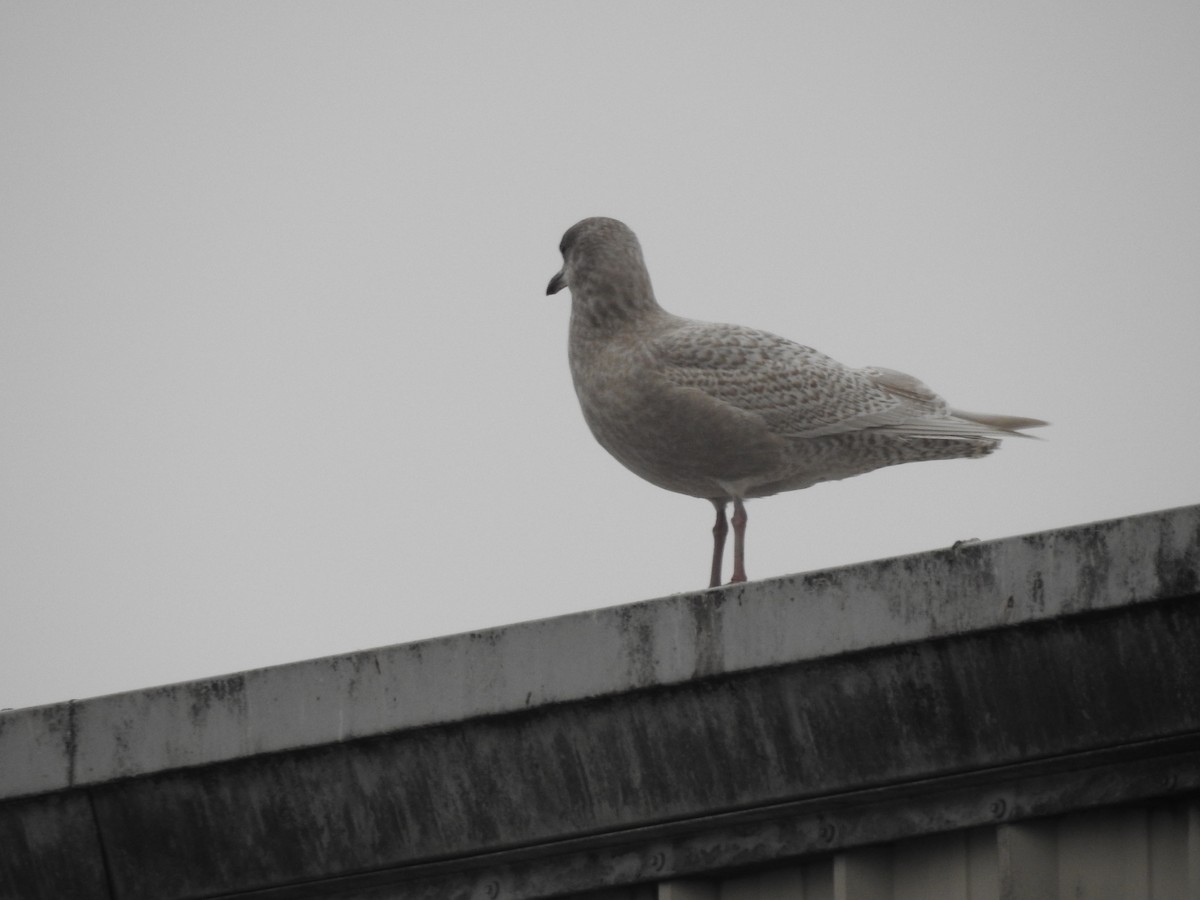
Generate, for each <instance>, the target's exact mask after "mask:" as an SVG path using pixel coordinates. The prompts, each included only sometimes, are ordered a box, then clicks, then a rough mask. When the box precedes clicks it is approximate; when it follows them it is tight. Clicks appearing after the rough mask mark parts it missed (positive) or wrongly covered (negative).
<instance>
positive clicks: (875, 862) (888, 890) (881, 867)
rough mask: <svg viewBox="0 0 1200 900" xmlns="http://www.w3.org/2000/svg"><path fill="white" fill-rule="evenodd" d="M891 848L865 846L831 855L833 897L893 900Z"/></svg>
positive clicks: (856, 899)
mask: <svg viewBox="0 0 1200 900" xmlns="http://www.w3.org/2000/svg"><path fill="white" fill-rule="evenodd" d="M892 884H893V882H892V848H891V847H890V846H888V847H867V848H865V849H863V850H851V851H849V852H847V853H839V854H838V855H837V856H835V857H834V859H833V897H834V900H893V897H892Z"/></svg>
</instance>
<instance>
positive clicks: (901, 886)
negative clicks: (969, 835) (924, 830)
mask: <svg viewBox="0 0 1200 900" xmlns="http://www.w3.org/2000/svg"><path fill="white" fill-rule="evenodd" d="M892 895H893V897H894V900H928V898H930V897H937V898H938V900H968V897H967V843H966V837H965V836H964V835H963V834H962V833H961V832H958V833H950V834H939V835H934V836H933V837H928V838H918V839H916V840H909V841H902V842H900V843H899V844H896V845H895V850H894V853H893V856H892Z"/></svg>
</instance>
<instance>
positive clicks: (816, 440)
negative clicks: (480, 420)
mask: <svg viewBox="0 0 1200 900" xmlns="http://www.w3.org/2000/svg"><path fill="white" fill-rule="evenodd" d="M558 249H559V252H560V253H561V254H562V258H563V265H562V269H561V270H560V271H559V272H558V273H557V274H556V275H555V276H554V277H553V278H551V279H550V284H549V285H548V286H547V288H546V293H547V294H548V295H549V294H556V293H558V292H559V291H561V290H562V289H563V288H564V287H566V288H569V289H570V292H571V324H570V336H569V342H568V356H569V360H570V367H571V377H572V379H573V381H574V383H575V393H576V394H577V395H578V397H579V405H580V408H581V409H582V411H583V418H584V420H585V421H586V422H587V424H588V427H589V428H590V429H591V431H592V435H593V436H594V437H595V438H596V440H597V441H598V442H599V443H600V445H601V446H602V447H603V448H604V449H605V450H607V451H608V452H609V453H611V454H612V455H613V456H614V457H616V459H617V460H618V461H619V462H620V463H622V464H623V465H624V466H625V467H626V468H628V469H629V470H630V471H632V472H633V473H634V474H636V475H640V476H641V477H642V478H644V479H646V480H647V481H649V482H650V483H651V484H655V485H658V486H659V487H661V488H665V489H666V490H668V491H675V492H677V493H680V494H687V495H688V496H690V497H699V498H701V499H705V500H709V501H711V502H712V504H713V506H714V507H715V508H716V512H717V518H716V524H715V525H714V526H713V529H712V533H713V555H712V568H711V572H710V578H709V587H718V586H719V585H720V584H721V562H722V557H723V555H724V550H725V538H726V535H727V534H728V531H729V521H727V520H726V518H725V511H726V508H727V506H728V504H729V503H730V502H732V503H733V516H732V518H731V520H730V521H731V522H732V524H733V536H734V545H733V578H732V581H731V583H734V582H742V581H745V580H746V566H745V543H746V521H747V516H746V506H745V504H746V501H747V500H750V499H752V498H755V497H767V496H770V495H772V494H777V493H780V492H781V491H795V490H800V489H801V488H806V487H810V486H811V485H814V484H817V483H819V482H822V481H836V480H838V479H842V478H849V477H850V476H852V475H860V474H862V473H864V472H870V471H872V470H873V469H879V468H882V467H884V466H894V465H898V464H900V463H908V462H921V461H924V460H934V459H955V458H974V457H979V456H986V455H987V454H989V453H991V452H992V451H993V450H995V449H996V447H997V446H999V443H1000V438H1002V437H1008V436H1012V435H1018V436H1020V437H1028V436H1029V435H1022V434H1020V431H1021V429H1025V428H1034V427H1037V426H1040V425H1045V424H1046V423H1045V422H1043V421H1041V420H1040V419H1026V418H1020V417H1017V416H998V415H985V414H982V413H971V412H964V411H962V410H958V409H952V408H951V407H950V405H949V404H948V403H947V402H946V401H945V400H943V399H942V398H941V397H939V396H938V395H937V394H935V393H934V392H933V391H932V390H930V389H929V388H928V387H926V386H925V385H924V384H922V383H921V382H920V381H918V380H917V379H916V378H914V377H912V376H911V375H905V374H904V373H903V372H896V371H893V370H892V369H884V368H880V367H877V366H870V367H866V368H861V369H854V368H851V367H849V366H845V365H843V364H841V363H839V362H837V361H836V360H834V359H831V358H830V357H828V356H826V355H824V354H823V353H820V352H818V351H816V350H814V349H812V348H811V347H805V346H803V345H801V344H797V343H793V342H792V341H789V340H787V339H785V338H782V337H778V336H777V335H774V334H770V333H769V332H766V331H758V330H756V329H753V328H746V327H743V326H741V325H720V324H714V323H711V322H700V321H696V320H694V319H685V318H682V317H680V316H676V315H673V314H671V313H669V312H667V311H666V310H664V309H663V308H662V307H661V306H659V305H658V301H657V300H656V299H655V297H654V289H653V288H652V287H651V285H650V274H649V272H648V271H647V270H646V263H645V260H644V259H643V257H642V248H641V245H640V244H639V243H638V239H637V237H636V236H635V235H634V233H633V232H632V231H631V230H630V229H629V227H628V226H626V225H625V224H624V223H622V222H619V221H617V220H616V219H608V218H589V219H584V220H583V221H581V222H578V223H576V224H575V225H573V226H571V228H569V229H568V230H567V232H566V234H564V235H563V239H562V242H561V243H560V244H559V248H558Z"/></svg>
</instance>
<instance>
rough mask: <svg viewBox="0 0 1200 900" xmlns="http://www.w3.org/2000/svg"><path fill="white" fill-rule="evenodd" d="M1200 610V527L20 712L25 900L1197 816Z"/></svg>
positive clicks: (918, 559) (502, 892) (372, 880)
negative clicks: (1049, 822)
mask: <svg viewBox="0 0 1200 900" xmlns="http://www.w3.org/2000/svg"><path fill="white" fill-rule="evenodd" d="M1198 593H1200V507H1186V508H1181V509H1176V510H1169V511H1165V512H1161V513H1153V514H1148V515H1142V516H1136V517H1130V518H1126V519H1120V520H1114V521H1110V522H1101V523H1096V524H1091V525H1084V526H1078V527H1073V528H1067V529H1062V530H1058V531H1052V532H1045V533H1040V534H1033V535H1026V536H1022V537H1015V538H1008V539H1003V540H998V541H988V542H981V543H970V544H965V545H962V546H960V547H957V548H954V549H946V550H939V551H934V552H930V553H923V554H916V555H913V556H907V557H900V558H896V559H887V560H879V561H876V562H871V563H864V564H861V565H855V566H848V567H844V568H839V569H831V570H825V571H819V572H811V573H806V574H802V575H796V576H790V577H786V578H779V579H773V580H769V581H763V582H753V583H750V584H746V585H741V586H737V587H728V588H723V589H718V590H712V591H704V592H699V593H693V594H680V595H676V596H672V597H668V598H664V599H661V600H653V601H648V602H643V603H636V604H631V605H627V606H618V607H612V608H608V609H602V610H596V611H593V612H588V613H581V614H576V615H570V616H563V617H559V618H554V619H546V620H541V621H536V622H528V623H522V624H518V625H513V626H509V627H505V628H497V629H491V630H487V631H481V632H473V633H470V634H464V635H456V636H452V637H446V638H439V639H436V640H430V641H422V642H418V643H413V644H405V645H398V646H392V647H384V648H380V649H376V650H368V651H362V652H358V653H353V654H348V655H345V656H338V657H330V658H326V659H319V660H312V661H307V662H302V663H295V664H291V665H286V666H278V667H273V668H269V669H261V670H256V671H251V672H245V673H240V674H237V675H232V676H226V677H221V678H214V679H208V680H202V681H196V682H190V683H186V684H179V685H171V686H166V687H158V688H151V689H148V690H145V691H137V692H131V693H127V694H118V695H112V696H108V697H99V698H95V699H90V700H84V701H73V702H70V703H66V704H60V705H55V706H48V707H37V708H31V709H24V710H16V711H13V712H9V713H4V714H0V847H3V848H5V852H4V853H3V854H0V896H5V897H7V896H8V894H5V893H4V891H5V890H7V889H10V888H11V889H12V890H15V891H17V892H16V893H14V894H13V896H19V897H22V898H24V897H30V898H35V897H41V896H46V897H52V896H53V897H61V896H72V897H75V896H77V897H89V896H97V897H120V898H143V897H144V898H155V900H163V898H172V897H178V898H183V897H235V896H241V895H242V894H248V893H249V892H251V891H259V892H264V893H261V894H255V896H256V897H258V896H261V897H263V898H266V897H271V898H277V900H282V898H284V897H297V898H298V897H314V896H327V895H328V896H333V895H334V894H335V892H341V893H337V895H338V896H347V897H351V896H353V897H359V896H361V897H364V898H365V897H367V896H379V897H383V896H389V897H390V896H414V897H416V896H422V897H423V896H428V897H443V896H444V897H452V896H462V897H469V896H474V895H475V894H476V892H477V891H479V890H484V889H485V887H486V891H485V893H486V894H487V895H489V896H492V897H493V900H496V898H500V897H513V898H515V897H534V896H551V895H553V894H554V893H555V892H557V893H559V894H562V893H565V892H569V891H586V890H594V889H598V888H602V887H612V886H622V885H629V884H634V883H638V882H640V881H649V880H656V881H657V880H664V879H667V878H671V877H683V876H688V875H692V874H696V873H703V872H705V871H709V870H716V869H727V868H730V867H735V866H738V865H748V864H751V863H755V862H762V861H763V860H764V859H785V858H799V857H803V856H805V855H810V854H813V853H819V852H828V851H830V850H833V849H836V848H838V847H847V846H862V845H866V844H871V843H876V842H879V841H886V840H895V839H897V838H900V837H905V836H911V835H917V834H924V833H933V832H937V831H944V830H951V829H955V828H965V827H974V826H977V825H980V824H984V823H996V822H1008V821H1016V820H1021V819H1024V818H1028V817H1031V816H1039V815H1051V814H1055V813H1060V812H1063V811H1066V810H1070V809H1074V808H1080V807H1087V806H1095V805H1104V804H1109V803H1115V802H1124V801H1128V800H1134V799H1138V798H1144V797H1150V796H1160V795H1164V794H1171V793H1177V792H1182V791H1192V790H1200V604H1197V603H1196V595H1197V594H1198ZM755 847H757V848H759V849H758V850H757V851H755V850H754V849H753V848H755ZM756 852H757V853H758V854H759V856H758V857H756V856H755V853H756ZM762 854H769V856H767V857H763V856H762ZM93 883H95V884H98V885H99V887H98V888H96V889H95V892H94V893H88V892H87V890H85V888H84V887H83V886H84V885H91V884H93ZM491 886H494V892H493V891H492V887H491ZM18 889H19V890H18ZM385 889H386V892H385V893H375V892H377V891H385ZM347 892H348V893H347ZM481 896H482V895H481Z"/></svg>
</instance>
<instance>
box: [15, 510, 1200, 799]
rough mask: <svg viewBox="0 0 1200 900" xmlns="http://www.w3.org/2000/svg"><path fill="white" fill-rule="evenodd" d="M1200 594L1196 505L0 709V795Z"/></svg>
mask: <svg viewBox="0 0 1200 900" xmlns="http://www.w3.org/2000/svg"><path fill="white" fill-rule="evenodd" d="M1198 591H1200V506H1188V507H1179V508H1176V509H1170V510H1164V511H1160V512H1153V513H1147V514H1143V515H1138V516H1130V517H1126V518H1121V519H1113V520H1108V521H1102V522H1096V523H1091V524H1087V525H1079V526H1072V527H1069V528H1063V529H1057V530H1053V531H1046V532H1039V533H1034V534H1028V535H1022V536H1018V537H1011V538H1002V539H998V540H992V541H986V542H978V543H970V544H965V545H962V546H960V547H957V548H950V549H943V550H935V551H930V552H925V553H919V554H914V555H911V556H904V557H896V558H892V559H883V560H876V561H873V562H866V563H861V564H856V565H851V566H844V567H840V568H836V569H827V570H822V571H815V572H809V573H804V574H798V575H792V576H786V577H781V578H775V579H769V580H766V581H760V582H751V583H749V584H746V585H740V586H737V587H728V588H724V589H720V590H715V591H702V592H696V593H689V594H676V595H673V596H670V597H665V598H662V599H657V600H649V601H642V602H638V603H632V604H628V605H623V606H614V607H608V608H604V609H598V610H593V611H589V612H584V613H575V614H571V615H565V616H559V617H555V618H549V619H541V620H536V621H531V622H524V623H519V624H514V625H510V626H504V627H499V628H493V629H488V630H484V631H477V632H469V633H466V634H459V635H453V636H448V637H441V638H434V639H430V640H424V641H419V642H416V643H410V644H399V645H393V646H385V647H379V648H375V649H371V650H363V651H359V652H354V653H349V654H344V655H339V656H331V657H325V658H321V659H314V660H307V661H303V662H296V663H289V664H286V665H281V666H274V667H270V668H264V669H257V670H252V671H248V672H243V673H237V674H232V675H226V676H222V677H217V678H209V679H202V680H197V681H191V682H184V683H180V684H175V685H166V686H161V687H153V688H148V689H145V690H139V691H131V692H128V693H122V694H113V695H109V696H104V697H96V698H92V699H88V700H82V701H70V702H68V703H61V704H55V705H51V706H43V707H33V708H29V709H21V710H15V711H11V712H7V713H0V798H6V797H8V798H11V797H18V796H23V795H31V794H39V793H47V792H52V791H59V790H64V789H67V788H70V787H74V786H82V785H88V784H98V783H102V782H105V781H111V780H114V779H119V778H125V777H133V776H138V775H146V774H150V773H153V772H161V771H167V770H171V769H178V768H184V767H190V766H199V765H207V764H211V763H217V762H222V761H227V760H231V759H236V758H240V757H247V756H253V755H258V754H264V753H273V752H281V751H286V750H294V749H299V748H303V747H313V746H320V745H323V744H329V743H336V742H339V741H345V740H351V739H357V738H364V737H370V736H374V735H379V734H386V733H391V732H396V731H401V730H405V729H411V728H419V727H426V726H431V725H437V724H441V723H449V722H457V721H461V720H464V719H469V718H474V717H480V716H489V715H499V714H504V713H511V712H515V711H518V710H521V709H524V708H529V707H534V706H540V705H543V704H550V703H563V702H570V701H577V700H584V699H587V698H591V697H596V696H602V695H608V694H618V693H622V692H626V691H632V690H639V689H645V688H651V687H657V686H666V685H672V684H679V683H683V682H687V681H690V680H693V679H696V678H703V677H711V676H719V675H723V674H730V673H735V672H740V671H748V670H752V669H759V668H766V667H771V666H780V665H787V664H790V663H796V662H802V661H805V660H810V659H819V658H822V657H828V656H833V655H838V654H843V653H848V652H855V651H860V650H867V649H871V648H875V647H883V646H889V645H894V644H897V643H909V642H915V641H922V640H928V639H932V638H937V637H943V636H947V635H951V634H961V633H964V632H969V631H979V630H987V629H994V628H1000V627H1005V626H1010V625H1016V624H1020V623H1026V622H1031V621H1036V620H1040V619H1051V618H1056V617H1060V616H1067V615H1074V614H1080V613H1086V612H1092V611H1099V610H1104V609H1109V608H1114V607H1119V606H1125V605H1128V604H1130V603H1137V602H1146V601H1154V600H1160V599H1169V598H1172V597H1178V596H1184V595H1187V594H1190V593H1196V592H1198Z"/></svg>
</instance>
